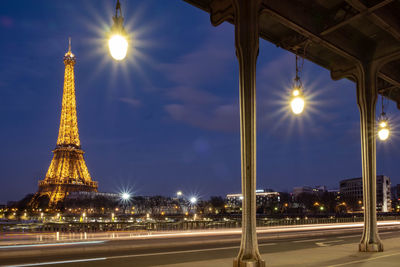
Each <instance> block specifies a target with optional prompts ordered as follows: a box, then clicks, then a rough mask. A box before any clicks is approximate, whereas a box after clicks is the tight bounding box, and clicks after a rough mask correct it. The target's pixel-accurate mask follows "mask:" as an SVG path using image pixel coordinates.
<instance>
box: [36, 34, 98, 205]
mask: <svg viewBox="0 0 400 267" xmlns="http://www.w3.org/2000/svg"><path fill="white" fill-rule="evenodd" d="M75 63H76V58H75V55H74V54H72V52H71V39H70V40H69V49H68V52H67V53H66V54H65V56H64V64H65V74H64V89H63V98H62V110H61V120H60V129H59V133H58V139H57V146H56V148H55V149H54V150H53V153H54V156H53V160H52V161H51V163H50V167H49V169H48V171H47V173H46V176H45V178H44V180H41V181H39V190H38V192H37V193H36V195H35V197H34V198H33V200H32V202H33V203H36V205H35V204H33V203H32V204H33V205H34V206H37V202H38V199H40V198H41V197H43V196H47V197H48V198H49V207H55V206H56V205H57V203H58V202H60V201H63V200H64V199H65V197H66V196H67V195H68V193H69V192H74V191H87V192H97V182H94V181H92V178H91V177H90V174H89V171H88V168H87V167H86V163H85V160H84V158H83V153H84V152H83V150H82V149H81V142H80V140H79V133H78V119H77V116H76V100H75V79H74V65H75Z"/></svg>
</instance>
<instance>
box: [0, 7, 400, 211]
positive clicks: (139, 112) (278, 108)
mask: <svg viewBox="0 0 400 267" xmlns="http://www.w3.org/2000/svg"><path fill="white" fill-rule="evenodd" d="M121 3H122V10H123V15H124V17H125V19H126V28H127V30H128V31H129V32H130V33H131V34H132V42H131V46H130V47H129V52H128V53H129V58H128V60H126V61H125V62H123V63H116V62H113V61H112V60H111V59H110V56H109V54H108V53H107V50H106V47H105V42H106V39H105V34H106V32H107V29H108V28H107V27H109V26H110V25H111V16H112V13H113V10H114V5H115V1H112V0H107V1H105V0H104V1H100V0H96V1H95V0H91V1H80V0H69V1H50V0H37V1H1V2H0V36H1V41H0V49H1V51H2V53H1V54H0V110H1V112H0V123H1V131H0V138H1V140H2V145H1V148H2V149H1V150H0V170H1V172H0V181H1V187H0V203H4V202H6V201H7V200H16V199H20V198H22V197H23V196H24V195H25V194H27V193H31V192H35V191H36V190H37V182H38V180H41V179H43V178H44V175H45V173H46V171H47V168H48V166H49V164H50V161H51V158H52V153H51V150H52V149H54V147H55V144H56V140H57V134H58V126H59V119H60V111H61V97H62V86H63V73H64V64H63V61H62V57H63V55H64V53H65V52H66V50H67V46H68V41H67V40H68V37H69V36H71V37H72V51H73V53H74V54H75V55H76V57H77V64H76V68H75V80H76V94H77V105H78V124H79V133H80V137H81V143H82V148H83V149H84V150H85V152H86V154H85V159H86V163H87V165H88V168H89V171H90V173H91V175H92V177H93V179H94V180H96V181H98V182H99V189H100V191H107V192H117V191H119V190H121V189H122V188H132V190H133V191H134V192H135V193H136V194H139V195H153V194H163V195H172V194H174V193H175V192H176V191H177V190H183V191H184V193H186V194H187V195H189V194H197V195H199V196H202V197H204V198H207V197H209V196H211V195H225V194H226V193H230V192H239V191H240V136H239V111H238V110H239V109H238V63H237V60H236V57H235V49H234V29H233V26H232V25H230V24H227V23H224V24H222V25H220V26H219V27H213V26H212V25H211V23H210V21H209V16H208V14H206V13H205V12H203V11H201V10H198V9H196V8H194V7H192V6H190V5H189V4H187V3H186V2H184V1H180V0H175V1H163V0H146V1H143V0H142V1H139V0H136V1H134V0H122V1H121ZM257 67H258V69H257V117H258V125H257V127H258V136H257V138H258V139H257V141H258V145H257V149H258V160H257V183H258V188H274V189H276V190H280V191H291V190H292V188H293V187H294V186H299V185H327V186H328V187H330V188H338V185H339V181H340V180H341V179H345V178H351V177H358V176H360V175H361V160H360V158H361V155H360V139H359V113H358V109H357V105H356V98H355V85H354V84H353V83H351V82H350V81H347V80H341V81H332V80H331V79H330V75H329V72H328V71H327V70H324V69H322V68H320V67H319V66H317V65H315V64H313V63H311V62H308V61H306V62H305V64H304V71H303V73H302V80H303V83H304V85H305V94H307V95H308V96H309V97H310V102H308V103H307V107H306V108H307V112H306V114H304V116H301V117H294V116H293V115H291V114H290V113H289V111H288V106H287V103H286V100H285V99H287V96H288V94H289V91H288V89H289V88H290V85H291V83H292V80H293V77H294V55H293V54H290V53H288V52H286V51H284V50H282V49H280V48H277V47H276V46H274V45H273V44H270V43H268V42H266V41H264V40H261V41H260V54H259V57H258V66H257ZM387 111H388V113H389V115H390V116H391V119H392V121H393V122H396V121H397V122H398V114H399V113H398V110H396V108H395V105H394V103H390V104H389V105H388V110H387ZM377 148H378V172H379V173H382V174H385V175H388V176H390V178H391V179H392V183H393V184H397V183H400V177H399V172H400V167H399V164H396V163H397V162H398V151H399V138H398V137H397V136H394V137H393V138H392V139H391V140H390V141H388V142H387V143H385V144H381V143H378V144H377Z"/></svg>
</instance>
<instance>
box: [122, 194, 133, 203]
mask: <svg viewBox="0 0 400 267" xmlns="http://www.w3.org/2000/svg"><path fill="white" fill-rule="evenodd" d="M121 198H122V200H123V201H129V200H130V199H131V194H129V193H126V192H124V193H122V194H121Z"/></svg>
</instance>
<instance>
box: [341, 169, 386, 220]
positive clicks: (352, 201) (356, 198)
mask: <svg viewBox="0 0 400 267" xmlns="http://www.w3.org/2000/svg"><path fill="white" fill-rule="evenodd" d="M390 191H391V190H390V178H389V177H387V176H384V175H377V176H376V209H377V211H381V212H390V211H391V210H392V207H391V193H390ZM340 196H341V199H342V200H343V201H345V202H346V203H347V204H348V205H349V206H350V207H351V208H352V209H353V210H354V211H361V210H362V209H363V185H362V178H361V177H359V178H351V179H346V180H342V181H340Z"/></svg>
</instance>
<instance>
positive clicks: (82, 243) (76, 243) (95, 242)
mask: <svg viewBox="0 0 400 267" xmlns="http://www.w3.org/2000/svg"><path fill="white" fill-rule="evenodd" d="M104 242H106V241H104V240H102V241H83V242H67V243H44V244H31V245H10V246H0V249H7V248H10V249H12V248H31V247H47V246H71V245H89V244H101V243H104Z"/></svg>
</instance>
